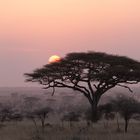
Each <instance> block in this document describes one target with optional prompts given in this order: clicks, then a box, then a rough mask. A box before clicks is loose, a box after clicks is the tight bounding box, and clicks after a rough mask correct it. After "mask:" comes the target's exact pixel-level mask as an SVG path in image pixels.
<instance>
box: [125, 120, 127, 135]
mask: <svg viewBox="0 0 140 140" xmlns="http://www.w3.org/2000/svg"><path fill="white" fill-rule="evenodd" d="M127 130H128V119H127V118H125V133H127Z"/></svg>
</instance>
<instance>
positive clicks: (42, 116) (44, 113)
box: [34, 107, 53, 133]
mask: <svg viewBox="0 0 140 140" xmlns="http://www.w3.org/2000/svg"><path fill="white" fill-rule="evenodd" d="M52 111H53V109H52V108H50V107H44V108H39V109H37V110H35V111H34V114H35V116H37V118H38V119H39V120H40V122H41V127H42V132H43V133H44V129H45V120H46V118H48V114H49V113H51V112H52Z"/></svg>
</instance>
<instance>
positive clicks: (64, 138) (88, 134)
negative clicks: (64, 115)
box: [0, 120, 140, 140]
mask: <svg viewBox="0 0 140 140" xmlns="http://www.w3.org/2000/svg"><path fill="white" fill-rule="evenodd" d="M123 125H124V124H123V121H121V122H120V128H121V131H117V125H116V122H115V121H110V122H108V123H105V122H103V121H100V122H98V123H96V124H93V125H92V126H90V127H87V126H86V123H84V122H79V123H74V124H73V126H72V128H70V127H69V123H66V122H65V123H64V126H63V127H62V124H61V123H60V124H53V125H51V126H47V127H46V128H45V132H44V134H42V133H41V132H38V133H37V131H36V129H35V127H34V125H33V124H32V122H30V121H22V122H7V123H5V124H4V125H1V128H0V140H139V139H140V122H137V121H133V120H132V121H131V122H130V125H129V129H128V133H127V134H125V133H124V131H123V127H124V126H123ZM38 130H39V131H40V130H41V129H40V126H39V124H38Z"/></svg>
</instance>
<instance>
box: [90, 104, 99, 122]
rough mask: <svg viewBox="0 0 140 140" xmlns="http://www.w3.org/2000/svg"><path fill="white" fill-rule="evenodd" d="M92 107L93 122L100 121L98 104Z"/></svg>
mask: <svg viewBox="0 0 140 140" xmlns="http://www.w3.org/2000/svg"><path fill="white" fill-rule="evenodd" d="M91 107H92V112H91V113H92V114H91V121H92V122H97V121H98V109H97V104H96V103H93V104H92V105H91Z"/></svg>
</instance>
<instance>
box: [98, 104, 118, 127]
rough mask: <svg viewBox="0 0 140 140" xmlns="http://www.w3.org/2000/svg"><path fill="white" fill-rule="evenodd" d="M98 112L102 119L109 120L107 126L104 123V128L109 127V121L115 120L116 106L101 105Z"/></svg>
mask: <svg viewBox="0 0 140 140" xmlns="http://www.w3.org/2000/svg"><path fill="white" fill-rule="evenodd" d="M98 110H99V112H100V114H101V115H102V117H103V118H104V119H105V120H107V124H105V123H104V126H105V127H106V126H108V121H109V120H113V119H114V118H115V111H114V106H113V104H112V103H106V104H103V105H100V106H99V107H98Z"/></svg>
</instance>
